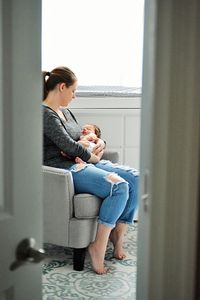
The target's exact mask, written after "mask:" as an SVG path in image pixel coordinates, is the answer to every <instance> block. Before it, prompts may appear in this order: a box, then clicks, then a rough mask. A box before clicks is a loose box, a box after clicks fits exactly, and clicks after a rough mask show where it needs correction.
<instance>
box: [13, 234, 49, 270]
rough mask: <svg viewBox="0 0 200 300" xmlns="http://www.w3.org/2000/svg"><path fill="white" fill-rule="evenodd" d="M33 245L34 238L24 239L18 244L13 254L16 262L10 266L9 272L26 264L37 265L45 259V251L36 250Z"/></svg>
mask: <svg viewBox="0 0 200 300" xmlns="http://www.w3.org/2000/svg"><path fill="white" fill-rule="evenodd" d="M35 244H36V242H35V239H34V238H26V239H24V240H22V241H21V242H20V243H19V244H18V246H17V248H16V252H15V256H16V260H15V261H14V262H13V263H12V264H11V265H10V270H11V271H14V270H16V269H17V268H19V267H20V266H22V265H24V264H26V263H39V262H40V261H42V260H43V259H44V258H45V256H46V255H45V251H44V250H43V249H36V248H35Z"/></svg>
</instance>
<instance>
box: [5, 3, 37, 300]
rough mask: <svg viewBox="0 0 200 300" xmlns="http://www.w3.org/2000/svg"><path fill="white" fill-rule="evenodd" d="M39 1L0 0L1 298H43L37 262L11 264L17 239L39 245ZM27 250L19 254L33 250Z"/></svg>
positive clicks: (17, 242)
mask: <svg viewBox="0 0 200 300" xmlns="http://www.w3.org/2000/svg"><path fill="white" fill-rule="evenodd" d="M40 6H41V3H40V0H34V1H32V0H18V1H11V0H6V1H4V0H1V1H0V20H1V23H0V122H1V123H0V245H1V246H0V299H1V300H10V299H15V300H38V299H42V296H41V294H42V293H41V264H35V263H26V264H22V263H19V261H18V262H17V263H16V264H14V265H12V266H13V267H16V269H14V270H11V269H10V267H11V264H12V263H13V262H14V261H16V257H15V255H16V249H17V246H18V245H19V244H20V242H21V241H22V240H24V239H25V238H28V239H29V238H33V239H34V240H35V245H32V246H33V248H35V249H38V248H41V246H42V188H41V183H42V181H41V163H42V139H41V134H42V130H41V128H42V122H41V112H40V107H41V94H42V93H41V71H40V70H41V66H40V52H41V45H40V44H41V42H40V36H41V7H40ZM32 241H33V240H32ZM21 251H24V247H23V249H21ZM32 252H34V251H32ZM32 252H31V251H30V249H29V250H28V252H26V251H25V253H24V256H32V255H33V256H34V255H36V256H37V251H36V252H34V253H32ZM20 253H21V254H22V252H20ZM20 253H18V256H19V255H20ZM18 258H19V259H22V257H21V258H20V257H18ZM29 259H30V257H29ZM33 260H34V259H33Z"/></svg>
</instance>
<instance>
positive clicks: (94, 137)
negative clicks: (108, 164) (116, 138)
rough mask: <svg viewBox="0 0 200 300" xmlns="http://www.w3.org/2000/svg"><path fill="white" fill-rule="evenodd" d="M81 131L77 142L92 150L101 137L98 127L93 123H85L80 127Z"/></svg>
mask: <svg viewBox="0 0 200 300" xmlns="http://www.w3.org/2000/svg"><path fill="white" fill-rule="evenodd" d="M81 133H82V135H81V136H80V140H79V141H78V142H79V143H80V144H82V145H83V146H84V147H85V148H87V149H88V150H89V151H90V152H92V150H93V149H94V147H95V145H96V143H97V141H98V139H99V138H100V137H101V130H100V128H99V127H98V126H97V125H94V124H86V125H84V126H83V127H82V130H81Z"/></svg>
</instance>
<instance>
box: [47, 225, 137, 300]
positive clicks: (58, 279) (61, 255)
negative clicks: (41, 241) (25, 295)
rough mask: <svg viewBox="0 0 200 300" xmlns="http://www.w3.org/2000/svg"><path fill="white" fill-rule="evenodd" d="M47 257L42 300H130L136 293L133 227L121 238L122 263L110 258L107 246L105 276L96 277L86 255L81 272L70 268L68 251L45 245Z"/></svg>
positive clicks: (70, 254) (70, 262)
mask: <svg viewBox="0 0 200 300" xmlns="http://www.w3.org/2000/svg"><path fill="white" fill-rule="evenodd" d="M45 250H46V252H47V254H48V258H46V260H45V263H44V265H43V300H62V299H67V300H100V299H101V300H134V299H135V293H136V252H137V225H136V224H134V225H131V226H129V227H128V230H127V234H126V238H125V251H126V255H127V257H126V259H124V260H122V261H120V260H117V259H114V258H112V245H111V243H109V244H108V248H107V252H106V265H107V266H108V267H109V270H110V271H109V273H108V274H106V275H97V274H95V273H94V272H93V271H92V269H91V264H90V259H89V257H88V255H87V256H86V260H85V268H84V271H81V272H77V271H74V270H73V267H72V250H71V249H68V248H63V247H58V246H55V245H51V244H45Z"/></svg>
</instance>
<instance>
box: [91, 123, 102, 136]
mask: <svg viewBox="0 0 200 300" xmlns="http://www.w3.org/2000/svg"><path fill="white" fill-rule="evenodd" d="M91 125H93V126H94V133H95V134H96V136H97V137H98V138H100V137H101V129H100V128H99V127H98V126H97V125H94V124H91Z"/></svg>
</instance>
